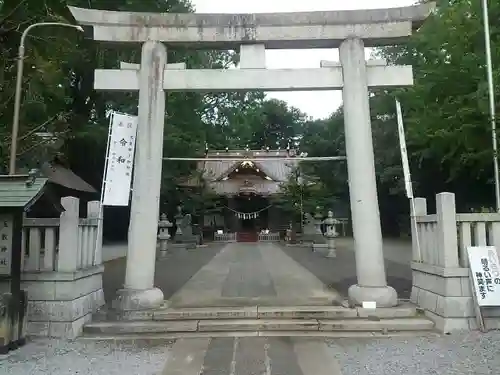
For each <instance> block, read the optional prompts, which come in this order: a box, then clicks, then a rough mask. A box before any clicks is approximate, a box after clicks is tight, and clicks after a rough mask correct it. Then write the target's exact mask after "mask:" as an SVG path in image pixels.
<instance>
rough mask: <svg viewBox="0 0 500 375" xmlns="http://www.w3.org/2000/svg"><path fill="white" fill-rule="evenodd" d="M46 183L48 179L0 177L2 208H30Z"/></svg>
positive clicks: (25, 176)
mask: <svg viewBox="0 0 500 375" xmlns="http://www.w3.org/2000/svg"><path fill="white" fill-rule="evenodd" d="M46 183H47V179H46V178H39V177H37V178H35V179H31V177H30V176H28V175H16V176H9V175H0V208H5V207H8V208H15V207H18V208H25V207H27V206H29V205H30V204H31V203H33V201H35V200H36V199H37V198H38V197H39V196H40V194H41V193H42V190H43V188H44V186H45V184H46Z"/></svg>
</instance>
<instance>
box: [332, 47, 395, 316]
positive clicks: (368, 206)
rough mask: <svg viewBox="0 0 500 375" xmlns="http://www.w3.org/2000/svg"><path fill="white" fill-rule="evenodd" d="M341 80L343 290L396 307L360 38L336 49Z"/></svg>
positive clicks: (355, 299)
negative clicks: (348, 234)
mask: <svg viewBox="0 0 500 375" xmlns="http://www.w3.org/2000/svg"><path fill="white" fill-rule="evenodd" d="M339 52H340V62H341V64H342V71H343V75H344V88H343V90H342V96H343V101H344V122H345V125H344V126H345V142H346V153H347V169H348V175H349V194H350V201H351V214H352V225H353V235H354V250H355V253H356V275H357V276H358V283H357V284H356V285H352V286H351V287H350V288H349V298H350V299H351V300H352V302H354V303H355V304H357V305H358V304H362V303H363V302H365V301H372V302H376V303H377V307H378V306H380V307H391V306H396V304H397V302H398V296H397V293H396V291H395V290H394V288H392V287H390V286H388V285H387V279H386V273H385V264H384V255H383V242H382V230H381V225H380V213H379V206H378V198H377V183H376V177H375V158H374V152H373V140H372V128H371V121H370V104H369V100H370V99H369V98H370V96H369V93H368V85H367V74H366V70H367V68H366V65H367V64H366V62H365V46H364V43H363V41H362V40H361V39H358V38H356V39H347V40H345V41H344V42H343V43H342V44H341V45H340V51H339Z"/></svg>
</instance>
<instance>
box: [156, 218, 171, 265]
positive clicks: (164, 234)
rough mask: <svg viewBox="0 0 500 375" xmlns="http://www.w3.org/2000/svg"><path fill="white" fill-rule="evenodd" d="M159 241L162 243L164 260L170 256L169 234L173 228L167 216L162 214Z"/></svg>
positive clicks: (159, 224) (161, 248)
mask: <svg viewBox="0 0 500 375" xmlns="http://www.w3.org/2000/svg"><path fill="white" fill-rule="evenodd" d="M158 228H159V233H158V241H159V242H160V254H159V257H160V258H164V257H166V256H167V254H168V240H169V239H170V233H169V232H168V231H169V230H170V228H172V223H171V222H170V221H168V219H167V215H165V214H162V215H161V217H160V221H159V222H158Z"/></svg>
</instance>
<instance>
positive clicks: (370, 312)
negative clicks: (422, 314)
mask: <svg viewBox="0 0 500 375" xmlns="http://www.w3.org/2000/svg"><path fill="white" fill-rule="evenodd" d="M356 310H357V313H358V314H357V315H358V316H359V317H360V318H371V317H376V318H411V317H414V316H416V314H417V307H416V306H415V305H410V304H407V305H403V306H397V307H391V308H376V309H364V308H362V307H358V308H357V309H356Z"/></svg>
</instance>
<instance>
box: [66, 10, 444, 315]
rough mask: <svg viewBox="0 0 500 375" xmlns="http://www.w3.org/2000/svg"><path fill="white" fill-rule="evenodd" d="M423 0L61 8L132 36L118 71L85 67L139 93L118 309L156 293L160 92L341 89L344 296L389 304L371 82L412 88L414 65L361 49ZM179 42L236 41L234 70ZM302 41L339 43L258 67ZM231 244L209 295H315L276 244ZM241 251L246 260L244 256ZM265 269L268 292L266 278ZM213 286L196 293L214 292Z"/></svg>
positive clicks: (103, 36) (415, 13)
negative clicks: (347, 271) (276, 8)
mask: <svg viewBox="0 0 500 375" xmlns="http://www.w3.org/2000/svg"><path fill="white" fill-rule="evenodd" d="M433 7H434V5H433V4H430V3H429V4H427V3H426V4H420V5H415V6H411V7H405V8H394V9H373V10H352V11H330V12H307V13H278V14H227V15H224V14H189V13H188V14H171V13H165V14H151V13H148V14H142V13H133V12H113V11H103V10H94V9H82V8H75V7H70V11H71V13H72V14H73V16H74V17H75V19H76V20H77V22H78V23H80V24H82V25H89V26H91V27H92V28H93V37H94V39H95V40H97V41H110V42H124V43H131V42H135V43H140V44H142V52H141V61H140V64H130V63H125V64H122V65H121V67H120V69H97V70H96V71H95V81H94V86H95V89H97V90H120V91H137V90H138V91H139V107H138V120H139V126H138V132H137V141H136V142H137V147H136V155H135V160H134V179H133V191H132V204H131V220H130V227H129V228H130V229H129V242H128V253H127V264H126V275H125V283H124V287H123V289H121V290H120V291H118V296H117V299H116V304H115V307H116V308H118V309H121V310H124V311H125V310H126V311H130V310H144V309H148V308H158V307H160V306H162V305H163V303H164V295H163V292H162V291H161V290H160V289H158V288H155V282H154V276H155V262H156V245H157V224H158V217H159V199H160V187H161V186H160V185H161V174H162V152H163V142H164V138H163V136H164V134H163V131H164V121H165V117H166V116H165V91H197V92H217V91H311V90H342V95H343V108H344V120H345V145H346V154H347V166H348V176H349V190H350V206H351V214H352V215H351V216H352V221H353V235H354V244H355V245H354V251H355V258H356V272H355V273H356V276H357V282H353V284H352V285H351V287H350V288H349V292H348V294H349V298H350V300H351V301H352V302H354V303H355V304H356V305H361V304H362V303H363V302H365V301H372V302H375V303H376V305H377V307H392V306H395V305H397V303H398V298H397V293H396V291H395V290H394V288H392V287H390V286H388V284H387V278H386V272H385V264H384V255H383V249H382V246H383V244H382V232H381V225H380V216H379V208H378V198H377V186H376V178H375V165H374V151H373V142H372V130H371V120H370V103H369V89H372V88H383V89H385V90H388V89H389V88H391V87H401V86H410V85H412V84H413V71H412V67H411V66H394V65H388V64H387V62H386V61H384V60H368V61H366V57H365V47H376V46H384V45H390V44H397V43H399V42H400V41H402V40H405V39H406V38H408V37H409V36H410V35H411V34H412V32H413V30H414V29H416V28H418V27H419V25H420V24H421V23H422V22H423V21H424V20H425V19H426V18H427V17H428V16H429V15H430V14H431V12H432V11H433ZM179 46H180V47H182V48H190V47H194V48H207V49H210V48H212V49H226V50H227V49H234V50H239V52H240V63H239V69H228V70H223V69H222V70H221V69H187V68H186V64H185V63H184V62H174V63H172V64H170V63H168V62H167V48H176V47H179ZM308 48H338V49H339V55H340V61H322V62H321V64H320V66H319V67H317V68H313V69H267V68H266V49H308ZM333 109H334V108H332V110H333ZM254 159H256V157H254ZM252 160H253V159H252ZM242 188H245V187H244V186H243V187H242ZM247 188H248V189H251V186H248V187H247ZM243 190H245V189H243ZM235 193H239V192H235ZM248 224H250V223H248ZM238 245H239V244H238ZM239 250H241V249H240V248H236V249H235V248H233V249H232V250H231V254H232V255H231V256H232V257H233V258H231V259H227V256H228V252H229V250H228V252H222V253H221V254H220V258H218V260H219V261H220V264H231V265H233V268H232V270H231V271H229V272H230V274H229V275H228V276H227V280H229V281H227V283H225V284H224V285H228V287H227V288H229V289H223V290H222V292H220V291H217V293H219V292H220V293H219V295H220V294H221V293H222V295H224V294H225V295H233V294H234V295H236V296H237V295H247V297H248V296H250V297H251V296H252V294H253V293H257V294H259V293H260V295H262V296H265V295H267V296H270V295H272V294H273V293H274V294H275V295H276V294H278V295H279V294H280V292H279V289H280V288H282V287H286V288H287V291H288V292H289V294H290V295H294V296H299V297H300V296H302V297H304V296H303V294H304V293H313V292H312V290H313V289H311V288H309V289H304V287H303V286H304V285H313V284H314V283H315V282H311V283H306V282H303V281H302V280H300V278H298V277H291V276H290V275H294V273H295V270H296V268H294V265H293V262H292V263H290V262H289V259H288V258H287V257H284V256H282V255H281V254H280V253H279V251H278V250H279V249H278V250H277V248H273V247H272V246H270V247H269V249H267V250H268V251H260V252H259V254H257V253H253V254H251V253H245V252H242V253H239ZM259 250H262V249H259ZM218 256H219V255H218ZM245 256H247V257H250V256H254V257H255V258H254V259H253V260H251V259H244V257H245ZM225 257H226V258H225ZM264 258H265V259H266V262H268V264H270V265H271V266H270V267H271V268H269V266H268V270H269V272H268V274H263V273H258V272H262V268H259V267H258V266H257V264H260V263H259V262H263V261H264ZM252 261H254V264H255V265H256V266H255V267H253V269H251V270H249V269H247V268H244V265H245V263H251V262H252ZM221 268H223V267H221ZM207 272H208V271H207ZM245 272H246V273H247V275H250V276H252V277H253V279H254V280H255V284H254V286H255V289H253V290H252V291H250V290H249V289H248V288H246V287H245V285H241V280H242V278H243V276H244V275H245ZM252 272H253V274H252ZM299 273H300V274H302V275H306V273H304V272H303V271H302V270H300V271H299V270H297V274H299ZM210 275H211V277H212V278H205V279H203V280H204V281H199V280H200V279H197V280H198V282H197V283H195V284H196V285H194V284H192V285H191V286H193V288H192V289H189V288H188V289H189V290H194V291H195V292H193V293H192V295H191V298H192V300H193V301H199V300H200V291H201V290H202V289H203V287H205V288H209V287H210V286H207V285H204V284H207V282H206V280H214V279H215V278H216V277H219V276H220V273H216V274H210ZM242 275H243V276H242ZM273 275H274V277H275V278H276V281H275V283H274V285H275V290H274V292H273V291H272V290H271V288H270V285H271V284H270V282H268V281H266V280H270V278H272V277H273ZM294 276H295V275H294ZM309 276H310V275H309ZM309 276H304V277H306V278H307V277H309ZM259 280H262V281H260V282H259ZM284 280H285V281H286V282H285V281H284ZM310 280H311V279H310ZM190 282H191V281H190ZM293 282H295V284H293V285H292V284H290V283H293ZM287 283H288V284H287ZM221 285H222V284H221ZM195 286H196V287H197V288H195ZM213 288H214V287H212V289H211V290H206V293H204V295H202V297H203V296H205V297H207V296H209V294H210V293H214V289H213ZM222 288H224V286H222ZM231 288H232V289H231ZM266 293H267V294H266ZM185 295H187V294H185ZM217 301H220V299H217ZM232 301H233V302H234V298H233V300H232ZM247 302H248V301H247ZM307 302H308V303H309V302H310V301H307Z"/></svg>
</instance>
